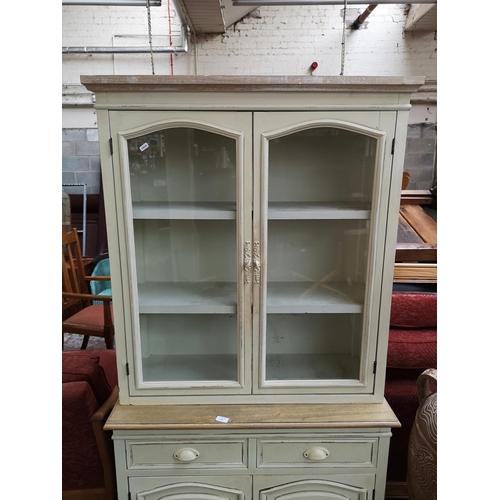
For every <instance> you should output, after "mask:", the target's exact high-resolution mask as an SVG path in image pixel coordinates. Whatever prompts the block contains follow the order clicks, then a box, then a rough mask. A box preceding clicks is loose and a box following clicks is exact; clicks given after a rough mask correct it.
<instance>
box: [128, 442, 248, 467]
mask: <svg viewBox="0 0 500 500" xmlns="http://www.w3.org/2000/svg"><path fill="white" fill-rule="evenodd" d="M126 447H127V468H128V469H189V468H196V469H200V468H207V469H209V468H246V467H247V441H246V440H245V439H241V440H221V441H215V440H213V441H209V440H193V441H175V440H172V441H127V444H126Z"/></svg>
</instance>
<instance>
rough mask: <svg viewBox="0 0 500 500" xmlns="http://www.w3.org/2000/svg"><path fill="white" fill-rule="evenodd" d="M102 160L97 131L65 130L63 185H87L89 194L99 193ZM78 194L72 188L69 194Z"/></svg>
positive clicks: (63, 138)
mask: <svg viewBox="0 0 500 500" xmlns="http://www.w3.org/2000/svg"><path fill="white" fill-rule="evenodd" d="M100 172H101V159H100V156H99V141H98V138H97V129H63V131H62V183H63V184H86V185H87V194H98V193H99V182H100ZM73 192H74V193H78V192H81V191H78V190H77V189H76V188H71V191H69V190H68V193H73Z"/></svg>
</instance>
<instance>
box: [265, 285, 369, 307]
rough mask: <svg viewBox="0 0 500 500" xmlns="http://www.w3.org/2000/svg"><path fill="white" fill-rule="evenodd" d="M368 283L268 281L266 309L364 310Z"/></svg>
mask: <svg viewBox="0 0 500 500" xmlns="http://www.w3.org/2000/svg"><path fill="white" fill-rule="evenodd" d="M364 291H365V287H364V285H362V284H353V285H347V284H346V283H335V282H317V283H316V282H308V281H282V282H269V283H268V285H267V312H268V313H273V314H279V313H288V314H291V313H293V314H301V313H346V314H348V313H361V312H362V310H363V299H364Z"/></svg>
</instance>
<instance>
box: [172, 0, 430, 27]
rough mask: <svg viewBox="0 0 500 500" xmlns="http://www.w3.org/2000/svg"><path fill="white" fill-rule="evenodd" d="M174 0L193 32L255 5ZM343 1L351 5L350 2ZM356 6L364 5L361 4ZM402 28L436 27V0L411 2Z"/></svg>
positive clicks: (225, 21)
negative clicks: (418, 2) (433, 1)
mask: <svg viewBox="0 0 500 500" xmlns="http://www.w3.org/2000/svg"><path fill="white" fill-rule="evenodd" d="M308 1H309V0H308ZM177 2H178V3H179V4H180V8H181V9H182V10H183V11H184V15H185V16H186V18H187V19H188V20H189V22H190V24H191V27H192V28H193V29H194V30H195V32H196V33H224V32H225V31H226V29H227V28H229V27H230V26H231V25H233V24H234V23H235V22H238V21H239V20H240V19H242V18H243V17H245V16H246V15H247V14H249V13H250V12H251V11H253V10H255V9H256V8H257V7H258V6H259V5H257V6H256V5H255V4H254V5H253V6H248V5H247V6H234V5H233V1H232V0H177ZM282 3H283V4H286V3H287V2H286V1H283V2H282ZM309 3H314V1H309ZM320 3H321V2H318V4H320ZM347 3H348V4H349V5H350V6H351V7H352V6H353V2H349V1H348V2H347ZM384 3H387V1H386V2H384ZM392 3H396V2H392ZM262 4H264V5H265V4H266V1H265V0H263V1H262ZM359 7H360V8H361V9H363V8H364V6H362V5H359ZM406 31H437V3H425V4H411V6H410V9H409V11H408V16H407V22H406Z"/></svg>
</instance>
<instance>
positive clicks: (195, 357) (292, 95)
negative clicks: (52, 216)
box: [81, 76, 424, 500]
mask: <svg viewBox="0 0 500 500" xmlns="http://www.w3.org/2000/svg"><path fill="white" fill-rule="evenodd" d="M81 80H82V83H83V84H84V85H85V86H86V87H87V88H88V89H89V90H90V91H92V92H94V93H95V95H96V103H95V108H96V110H97V115H98V126H99V141H100V146H101V164H102V172H103V185H104V199H105V209H106V220H107V230H108V243H109V250H110V260H111V280H112V287H113V304H114V318H115V326H116V351H117V359H118V376H119V386H120V404H119V405H118V406H117V407H116V408H115V409H114V410H113V413H112V414H111V416H110V418H109V420H108V422H107V424H106V428H107V429H110V430H113V438H114V440H115V441H114V442H115V452H116V465H117V481H118V491H119V499H120V500H126V499H127V498H130V499H132V500H153V499H154V500H160V499H165V500H167V499H168V500H180V499H186V500H187V499H189V500H198V499H200V500H201V499H206V500H209V499H210V500H212V499H213V500H215V499H219V500H220V499H238V500H251V499H254V500H257V499H259V500H271V499H276V500H277V499H280V500H285V499H287V500H291V499H299V498H300V499H307V500H316V499H318V500H319V499H332V500H333V499H339V500H340V499H356V500H368V499H370V500H371V499H372V498H374V499H377V500H383V498H384V489H385V474H386V467H387V453H388V445H389V439H390V435H391V432H390V429H391V427H395V426H398V425H399V423H398V421H397V418H396V417H395V416H394V414H393V413H392V411H391V409H390V408H389V406H388V405H387V403H386V402H385V400H384V398H383V390H384V380H385V362H386V351H387V338H388V329H389V309H390V298H391V291H392V278H393V266H394V253H395V244H396V233H397V219H398V208H399V198H400V190H401V178H402V165H403V157H404V148H405V140H406V128H407V119H408V112H409V108H410V105H409V102H410V94H411V93H412V92H415V91H416V90H417V89H418V88H419V86H421V85H422V84H423V83H424V81H423V78H420V77H412V78H405V77H318V78H316V77H285V76H283V77H255V76H254V77H229V76H227V77H222V76H221V77H216V76H212V77H209V76H207V77H200V76H197V77H187V76H186V77H184V76H176V77H168V76H85V77H82V79H81Z"/></svg>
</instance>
